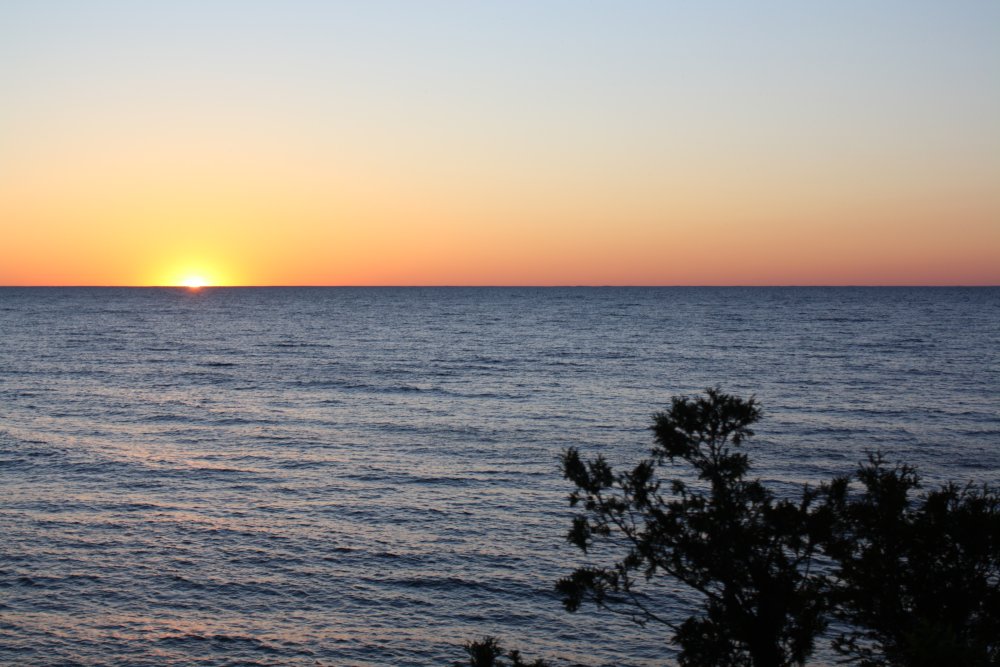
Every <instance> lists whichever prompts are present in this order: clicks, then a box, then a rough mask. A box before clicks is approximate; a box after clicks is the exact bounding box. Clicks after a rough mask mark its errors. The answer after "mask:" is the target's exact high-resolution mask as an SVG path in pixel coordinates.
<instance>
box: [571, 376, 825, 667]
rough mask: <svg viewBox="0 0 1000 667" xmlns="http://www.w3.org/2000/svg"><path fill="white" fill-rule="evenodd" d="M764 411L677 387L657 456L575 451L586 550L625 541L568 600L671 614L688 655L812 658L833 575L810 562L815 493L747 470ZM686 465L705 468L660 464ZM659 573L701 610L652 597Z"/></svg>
mask: <svg viewBox="0 0 1000 667" xmlns="http://www.w3.org/2000/svg"><path fill="white" fill-rule="evenodd" d="M760 416H761V412H760V408H759V407H758V405H757V403H756V401H755V400H754V399H753V398H751V399H749V400H742V399H739V398H736V397H733V396H729V395H726V394H723V393H721V392H720V391H719V390H717V389H709V390H708V391H707V393H706V395H705V396H704V397H697V398H686V397H675V398H674V399H673V401H672V404H671V406H670V409H669V410H668V411H666V412H661V413H659V414H657V415H655V417H654V423H653V426H652V430H653V432H654V434H655V441H656V444H655V446H654V448H653V450H652V453H651V456H650V457H649V458H647V459H644V460H642V461H640V462H639V463H638V464H637V465H636V466H635V467H634V468H633V469H632V470H630V471H626V472H623V473H619V474H615V473H614V471H613V470H612V468H611V466H610V465H609V464H608V463H607V461H606V460H605V459H604V458H603V457H600V456H599V457H597V458H596V459H594V460H592V461H584V460H583V459H582V458H581V456H580V454H579V452H578V451H577V450H576V449H570V450H568V451H566V452H565V454H564V455H563V472H564V474H565V476H566V477H567V478H568V479H569V480H570V481H572V482H573V483H574V484H575V485H576V487H577V488H576V490H575V491H574V492H573V493H572V495H571V496H570V503H571V504H572V505H573V506H581V507H582V509H583V512H581V513H580V514H578V515H577V516H576V517H575V518H574V521H573V526H572V529H571V530H570V533H569V539H570V541H571V542H572V543H573V544H575V545H576V546H577V547H579V548H580V549H581V550H582V551H583V552H585V553H586V552H589V551H591V550H592V548H593V547H594V545H595V543H607V542H611V543H615V544H620V545H621V546H623V547H624V549H625V553H624V556H623V557H622V558H621V559H620V560H618V561H617V562H615V563H614V564H613V565H609V566H590V567H583V568H580V569H577V570H576V571H575V572H573V573H572V574H571V575H570V576H568V577H566V578H565V579H562V580H561V581H559V583H558V584H557V589H558V590H559V591H560V592H561V593H562V594H563V600H564V604H565V606H566V608H567V609H568V610H569V611H575V610H576V609H578V608H579V606H580V604H581V603H582V602H583V601H584V600H585V599H590V600H593V601H594V602H595V603H597V604H598V605H599V606H601V607H604V608H606V609H609V610H612V611H616V612H619V613H625V614H628V615H629V616H631V617H632V618H633V619H634V620H636V621H638V622H640V623H650V622H652V623H659V624H663V625H666V626H667V627H669V628H670V629H671V630H672V631H673V642H674V643H676V644H677V645H678V646H679V647H680V655H679V661H680V664H681V665H685V666H700V665H704V666H709V665H711V666H724V665H733V666H737V665H738V666H750V665H759V666H763V665H767V666H769V667H777V666H780V665H792V664H801V663H803V662H804V661H805V659H806V658H807V657H808V655H809V654H810V653H811V651H812V648H813V643H814V640H815V637H816V635H817V634H818V633H819V632H820V631H821V630H822V629H823V627H824V621H823V619H824V613H823V612H824V606H825V596H824V595H823V586H824V581H823V579H822V577H820V576H819V575H817V574H815V573H814V571H813V568H812V565H813V561H814V559H815V557H816V553H817V546H818V538H819V536H820V535H819V532H818V531H817V528H818V526H817V525H814V524H816V521H815V517H816V515H815V513H814V512H811V511H810V510H811V508H812V506H813V505H814V503H815V501H816V498H817V494H816V493H815V492H812V491H808V490H807V491H806V492H805V493H804V494H803V496H802V497H801V499H799V500H797V501H796V502H792V501H789V500H779V499H776V498H775V496H774V494H773V493H772V492H771V491H769V490H768V489H767V488H766V487H765V486H764V485H763V484H762V483H761V482H760V480H758V479H755V478H750V477H749V471H750V464H749V460H748V458H747V456H746V454H744V453H742V452H741V451H738V448H739V447H740V445H741V444H742V443H743V441H744V440H745V439H746V438H747V437H750V436H752V435H753V431H752V430H751V428H750V426H751V425H752V424H753V423H754V422H756V421H757V420H758V419H760ZM677 464H683V465H685V466H690V467H691V468H692V469H693V471H694V472H695V474H696V478H695V479H693V480H691V481H683V480H682V479H681V478H674V479H672V480H669V481H667V480H664V479H663V478H662V475H661V469H662V468H664V467H668V466H674V465H677ZM659 575H666V576H668V577H670V578H671V579H673V580H674V581H675V582H678V583H680V584H681V585H683V586H684V587H686V588H687V589H688V590H689V591H691V592H693V593H694V594H696V595H697V596H699V597H700V599H701V606H700V608H699V609H698V610H697V611H696V613H694V614H692V615H691V616H689V617H688V618H687V619H686V620H684V621H682V622H680V623H676V622H675V621H674V620H672V619H670V618H667V617H665V616H664V615H663V614H662V613H661V612H660V611H659V610H658V609H654V608H653V606H652V603H651V602H650V601H649V600H648V598H647V597H646V596H644V595H643V594H642V592H641V590H640V589H641V584H642V582H643V581H648V580H650V579H653V578H654V577H657V576H659Z"/></svg>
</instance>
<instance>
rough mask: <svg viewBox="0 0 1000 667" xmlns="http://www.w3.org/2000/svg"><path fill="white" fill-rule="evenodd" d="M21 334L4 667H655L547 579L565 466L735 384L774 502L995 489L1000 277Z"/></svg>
mask: <svg viewBox="0 0 1000 667" xmlns="http://www.w3.org/2000/svg"><path fill="white" fill-rule="evenodd" d="M0 336H2V340H0V483H2V487H0V490H2V498H0V535H2V536H3V537H2V542H0V662H2V663H5V664H18V665H346V664H350V665H447V664H450V662H451V661H453V660H457V659H459V658H461V656H462V651H461V648H460V645H461V643H462V642H464V641H467V640H469V639H472V638H475V637H478V636H481V635H483V634H485V633H491V634H496V635H500V636H502V637H504V638H506V639H508V640H509V643H510V644H512V645H515V646H518V647H520V648H521V649H522V650H523V651H524V652H525V653H526V654H528V655H529V656H531V657H537V656H550V657H558V658H563V659H565V660H568V661H579V662H581V663H584V664H588V665H602V664H604V665H647V664H654V663H655V664H662V662H663V659H662V658H663V656H664V655H665V654H664V645H665V640H664V638H663V634H662V633H661V632H659V631H655V630H654V631H643V630H641V629H639V628H636V627H635V626H633V625H631V624H630V623H628V622H627V621H624V620H619V619H616V618H612V617H609V615H608V614H606V613H604V614H602V613H597V612H591V611H589V610H588V611H587V612H586V613H580V614H576V615H570V614H567V613H565V612H564V611H563V610H562V609H561V606H560V604H559V601H558V599H557V597H556V596H555V595H554V594H553V592H552V584H553V582H554V581H555V580H556V579H557V578H558V577H559V576H562V575H565V574H566V573H568V572H569V571H570V570H571V569H572V568H573V567H574V565H576V564H578V563H580V562H581V560H580V557H579V556H578V554H577V553H575V551H574V550H573V549H572V548H571V547H569V546H568V545H566V544H565V543H564V538H563V535H564V533H565V531H566V529H567V528H568V525H569V516H570V510H569V509H568V507H567V504H566V500H565V497H566V494H567V493H568V492H569V490H570V489H569V487H568V485H567V483H566V482H565V481H563V480H562V479H561V477H560V475H559V470H558V456H559V453H560V452H561V451H562V450H563V449H564V448H565V447H568V446H571V445H572V446H578V447H580V448H582V449H583V450H585V451H586V452H587V453H590V454H596V453H604V454H605V455H606V456H608V457H609V458H610V459H612V460H613V461H619V462H625V461H632V460H634V459H635V458H637V457H638V456H640V455H641V454H643V453H644V452H645V451H646V450H647V449H648V447H649V445H650V434H649V432H648V431H647V430H646V427H647V426H648V424H649V423H650V415H651V414H652V413H653V412H654V411H656V410H657V409H660V408H662V407H663V406H664V405H665V404H666V403H667V401H668V399H669V397H670V396H671V395H673V394H678V393H692V392H697V391H699V390H700V389H702V388H704V387H706V386H710V385H715V384H719V385H721V386H722V388H723V389H724V390H726V391H729V392H733V393H739V394H742V395H749V394H751V393H754V394H756V395H757V397H758V398H759V400H760V401H761V402H762V403H763V405H764V408H765V413H766V416H765V419H764V421H763V422H762V423H761V424H760V428H759V429H758V430H757V433H758V435H757V436H756V437H755V438H754V439H753V441H752V442H751V443H750V446H749V447H750V451H751V454H752V456H753V457H754V460H755V461H756V462H757V469H758V472H759V474H760V475H761V476H763V477H764V478H765V479H767V480H769V482H770V483H771V484H773V485H775V486H776V487H777V488H794V485H796V484H799V483H802V482H810V481H811V482H815V481H818V480H821V479H823V478H825V477H829V476H830V475H833V474H838V473H845V472H849V471H850V470H851V469H853V467H854V465H855V464H856V462H857V461H859V460H861V459H862V458H863V457H864V452H865V450H867V449H874V448H880V449H882V450H883V451H885V452H886V453H887V454H889V456H890V458H893V459H900V460H905V461H908V462H910V463H914V464H916V465H918V466H919V467H920V469H921V470H922V471H923V473H924V474H925V477H926V478H927V479H928V480H929V481H930V482H932V483H933V482H936V481H941V480H944V479H958V480H970V479H971V480H976V481H987V482H991V483H998V482H1000V437H998V436H1000V363H998V361H1000V345H998V337H1000V289H992V288H989V289H904V288H894V289H874V288H859V289H839V288H838V289H833V288H831V289H794V288H789V289H736V288H733V289H707V288H706V289H701V288H692V289H418V288H413V289H206V290H203V291H200V292H189V291H184V290H174V289H2V290H0ZM657 658H659V660H657Z"/></svg>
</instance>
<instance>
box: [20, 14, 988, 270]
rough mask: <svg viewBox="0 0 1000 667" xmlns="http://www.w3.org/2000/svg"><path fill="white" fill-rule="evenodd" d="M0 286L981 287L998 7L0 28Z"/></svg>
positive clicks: (148, 17)
mask: <svg viewBox="0 0 1000 667" xmlns="http://www.w3.org/2000/svg"><path fill="white" fill-rule="evenodd" d="M0 231H2V234H0V284H2V285H165V284H179V283H182V282H184V281H185V280H189V279H192V277H194V276H200V277H201V278H202V279H203V280H204V281H206V282H207V283H209V284H237V285H578V284H586V285H605V284H614V285H627V284H632V285H715V284H743V285H760V284H800V285H806V284H1000V2H997V1H996V0H983V1H981V2H980V1H962V0H956V1H954V2H943V1H938V0H935V1H934V2H923V1H920V0H906V1H900V2H890V1H885V2H883V1H872V0H864V1H857V2H855V1H848V2H798V1H796V2H791V1H789V2H745V1H739V2H704V3H702V2H684V3H681V2H668V1H665V0H662V1H655V2H610V1H609V2H586V1H582V0H572V1H570V0H567V1H565V2H563V1H559V2H555V1H545V0H539V1H538V2H514V1H504V2H499V1H498V2H485V1H484V2H474V1H459V0H454V1H451V2H438V1H434V0H428V1H419V2H417V1H411V0H405V1H400V2H381V1H365V2H354V3H347V2H340V3H338V2H319V1H316V2H304V1H299V0H282V1H280V2H279V1H277V0H275V1H274V2H261V1H247V0H243V1H232V2H223V1H221V0H216V1H211V0H208V1H205V0H199V1H187V0H171V1H170V2H152V1H149V2H136V1H134V0H129V1H121V2H105V1H79V2H64V1H58V2H56V1H48V0H0Z"/></svg>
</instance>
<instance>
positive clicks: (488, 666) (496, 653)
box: [455, 635, 548, 667]
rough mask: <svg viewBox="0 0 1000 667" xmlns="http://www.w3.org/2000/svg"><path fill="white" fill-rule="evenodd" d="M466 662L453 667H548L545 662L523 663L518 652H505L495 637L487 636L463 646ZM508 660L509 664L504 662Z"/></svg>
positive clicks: (539, 660)
mask: <svg viewBox="0 0 1000 667" xmlns="http://www.w3.org/2000/svg"><path fill="white" fill-rule="evenodd" d="M464 648H465V652H466V653H468V654H469V660H468V662H464V663H462V662H456V663H455V667H463V666H468V667H548V665H547V663H545V661H543V660H541V659H538V660H535V661H534V662H524V660H523V659H522V658H521V653H520V652H519V651H505V650H504V648H503V646H501V644H500V641H499V640H498V639H497V638H496V637H490V636H489V635H487V636H486V637H483V638H482V639H481V640H479V641H474V642H468V643H466V644H465V647H464ZM504 658H508V659H509V660H510V662H505V661H504Z"/></svg>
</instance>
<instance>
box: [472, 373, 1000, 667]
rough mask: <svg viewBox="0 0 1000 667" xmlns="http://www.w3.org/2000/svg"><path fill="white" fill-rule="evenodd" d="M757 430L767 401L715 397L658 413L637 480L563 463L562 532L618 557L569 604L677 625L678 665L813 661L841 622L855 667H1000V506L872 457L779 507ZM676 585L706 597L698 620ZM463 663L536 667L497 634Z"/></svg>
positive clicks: (839, 631)
mask: <svg viewBox="0 0 1000 667" xmlns="http://www.w3.org/2000/svg"><path fill="white" fill-rule="evenodd" d="M760 417H761V411H760V408H759V406H758V404H757V402H756V400H755V399H754V398H749V399H745V400H744V399H741V398H738V397H734V396H731V395H727V394H724V393H722V392H721V391H720V390H719V389H718V388H716V389H708V390H706V393H705V395H704V396H698V397H675V398H673V399H672V401H671V405H670V409H669V410H667V411H665V412H661V413H658V414H656V415H655V416H654V418H653V425H652V427H651V429H652V431H653V433H654V436H655V444H654V447H653V449H652V451H651V454H650V456H649V457H648V458H646V459H643V460H641V461H639V463H638V464H637V465H636V466H635V467H634V468H632V469H631V470H629V471H626V472H622V473H615V472H614V471H613V470H612V468H611V466H610V465H609V464H608V462H607V461H606V460H605V459H604V458H603V457H601V456H598V457H597V458H595V459H593V460H585V459H583V458H582V457H581V455H580V452H579V451H578V450H576V449H575V448H571V449H568V450H566V451H565V452H564V453H563V456H562V468H563V474H564V476H565V477H566V478H567V479H569V480H570V481H571V482H572V483H573V484H574V485H575V487H576V488H575V490H574V491H573V492H572V493H571V494H570V497H569V500H570V504H571V506H573V507H577V508H579V509H580V512H579V513H578V514H577V515H576V516H575V517H574V519H573V524H572V527H571V529H570V531H569V533H568V536H567V537H568V539H569V541H570V542H571V543H572V544H574V545H576V546H577V547H578V548H579V549H580V550H581V551H583V552H584V553H585V554H591V555H593V556H594V558H595V559H598V560H599V561H601V562H603V561H604V560H607V558H606V556H607V555H608V554H612V559H611V560H613V562H612V563H611V564H610V565H603V566H602V565H593V566H587V567H581V568H578V569H577V570H575V571H574V572H572V573H571V574H570V575H569V576H567V577H565V578H563V579H561V580H559V582H558V583H557V584H556V589H557V590H558V592H559V593H560V594H561V595H562V599H563V604H564V606H565V607H566V609H567V610H569V611H571V612H573V611H576V610H577V609H579V607H580V605H581V604H583V603H584V602H585V601H591V602H593V603H595V604H597V605H598V606H599V607H601V608H604V609H607V610H610V611H612V612H615V613H619V614H624V615H626V616H627V617H629V618H631V619H632V620H634V621H636V622H637V623H640V624H642V625H647V624H652V625H653V626H659V627H665V628H666V629H667V630H668V631H669V641H671V642H672V643H673V644H674V645H675V646H676V647H677V648H678V649H679V653H678V662H679V663H680V665H681V666H682V667H709V666H711V667H737V666H738V667H778V666H783V665H796V664H805V663H806V661H807V660H808V658H809V656H810V655H811V653H812V651H813V649H814V646H815V643H816V640H817V637H819V636H820V635H821V633H823V631H824V630H825V629H826V628H827V625H828V621H829V620H832V619H835V620H836V621H837V622H838V625H837V627H836V632H835V634H834V636H833V637H832V640H833V648H834V650H835V651H837V652H838V653H840V654H841V655H842V656H845V659H846V660H848V661H850V663H851V664H857V665H861V666H862V667H884V666H890V665H892V666H898V667H931V666H937V665H942V664H952V665H956V666H959V665H960V666H962V667H986V666H991V667H1000V495H998V494H997V492H996V491H994V490H992V489H991V488H989V487H986V486H983V487H973V486H964V487H960V486H958V485H956V484H954V483H948V484H946V485H944V486H942V487H941V488H939V489H937V490H935V491H932V492H930V493H925V494H922V495H915V494H916V491H917V490H918V489H919V488H920V478H919V476H918V475H917V472H916V470H915V469H914V468H912V467H910V466H907V465H895V466H891V467H890V466H889V465H887V464H886V462H885V459H884V457H883V456H882V455H881V454H877V453H875V454H870V455H869V458H868V461H867V462H866V463H863V464H861V465H859V467H858V469H857V470H856V471H855V472H854V473H853V474H851V475H846V476H842V477H837V478H834V479H833V480H832V481H830V482H828V483H824V484H822V485H821V486H820V487H819V488H817V489H811V488H809V487H804V488H803V489H802V490H801V491H800V493H799V495H798V497H796V498H795V499H794V500H791V499H788V498H778V497H776V496H775V494H774V493H773V492H772V491H771V490H769V489H767V488H766V487H765V486H764V485H763V484H762V483H761V482H760V480H759V479H756V478H753V477H751V476H750V462H749V459H748V457H747V456H746V454H744V453H742V452H741V451H739V448H740V446H741V445H742V444H743V442H744V441H745V440H746V438H748V437H750V436H752V435H753V431H752V430H751V428H750V427H751V425H753V424H754V423H755V422H757V421H758V420H759V419H760ZM677 466H682V467H679V468H678V467H677ZM668 469H669V470H672V471H674V472H675V473H676V474H675V475H672V476H670V477H667V478H665V476H664V474H663V473H664V471H665V470H668ZM855 482H857V483H859V485H860V486H859V487H858V486H857V485H856V484H855ZM856 487H857V488H856ZM664 584H665V585H666V587H667V588H669V587H673V588H681V589H684V590H685V591H686V592H687V593H688V596H687V598H688V599H692V598H693V599H695V600H697V603H696V604H694V606H693V607H692V608H690V609H688V610H687V611H686V612H685V613H688V612H691V613H690V615H688V616H687V617H686V618H683V619H679V618H678V602H677V601H676V600H674V599H670V598H669V597H668V594H669V593H671V591H669V590H664V589H665V586H664ZM466 651H467V653H469V656H470V662H469V663H463V664H469V665H471V666H472V667H507V666H508V664H509V667H524V666H525V665H526V663H524V662H523V661H522V659H521V657H520V654H518V653H517V652H516V651H510V652H505V651H504V650H503V649H502V648H501V646H500V645H499V643H498V642H497V641H496V640H495V639H493V638H492V637H486V638H484V640H482V641H480V642H472V643H470V644H467V645H466ZM505 657H506V658H508V659H510V660H511V662H510V663H505V662H503V658H505ZM544 664H545V663H543V662H541V661H536V662H535V663H532V666H533V667H543V666H544Z"/></svg>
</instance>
